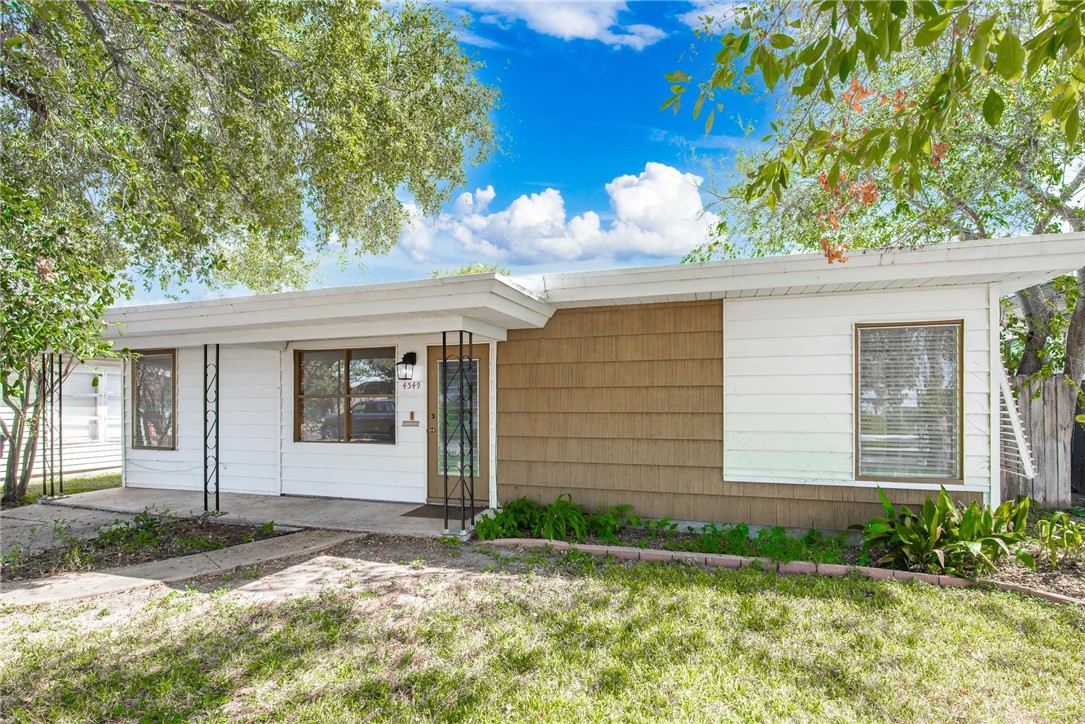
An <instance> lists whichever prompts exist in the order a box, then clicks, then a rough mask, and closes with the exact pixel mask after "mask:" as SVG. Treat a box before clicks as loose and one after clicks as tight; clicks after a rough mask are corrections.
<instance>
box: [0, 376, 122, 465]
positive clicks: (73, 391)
mask: <svg viewBox="0 0 1085 724" xmlns="http://www.w3.org/2000/svg"><path fill="white" fill-rule="evenodd" d="M95 377H97V378H98V386H97V387H95V386H94V385H93V384H92V382H91V381H92V380H93V379H94V378H95ZM12 417H13V415H12V412H11V410H10V409H9V408H8V406H7V405H3V404H0V418H2V419H3V420H4V422H5V423H8V424H10V423H11V419H12ZM58 442H59V430H58ZM7 451H8V447H7V444H5V445H4V455H3V457H0V476H3V475H4V473H5V471H6V469H7ZM42 454H43V453H42V450H41V448H39V452H38V458H37V462H36V463H35V465H34V474H33V477H35V478H38V477H40V476H41V473H42V462H41V461H42ZM58 465H59V460H58ZM120 469H121V363H120V361H119V360H101V361H97V362H95V361H91V362H88V363H86V364H83V365H80V366H79V367H76V368H75V369H74V370H72V374H71V375H70V376H69V377H68V379H66V380H65V381H64V476H65V477H66V478H68V477H72V476H76V475H82V474H85V473H107V472H115V471H119V470H120Z"/></svg>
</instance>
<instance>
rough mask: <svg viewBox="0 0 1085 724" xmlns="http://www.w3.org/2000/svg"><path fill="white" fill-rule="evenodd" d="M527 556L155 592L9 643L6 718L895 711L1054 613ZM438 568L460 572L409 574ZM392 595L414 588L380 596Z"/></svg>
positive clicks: (921, 711)
mask: <svg viewBox="0 0 1085 724" xmlns="http://www.w3.org/2000/svg"><path fill="white" fill-rule="evenodd" d="M534 560H541V561H542V562H541V563H540V567H538V568H536V567H529V568H528V569H527V570H526V571H525V570H521V571H518V573H523V574H525V575H496V576H495V575H487V574H482V573H480V572H479V570H478V567H477V566H474V565H466V561H464V559H462V558H456V557H454V556H448V557H447V560H442V561H440V564H441V565H442V566H445V567H446V569H447V570H446V572H444V573H435V572H433V571H426V570H415V569H413V568H411V567H408V566H397V565H394V564H390V563H386V562H366V563H367V566H366V567H365V568H364V569H363V573H364V574H365V577H364V578H363V579H362V580H361V581H360V583H361V584H362V586H363V587H362V588H360V589H358V590H357V591H354V590H347V589H343V588H339V589H335V590H333V591H330V592H328V593H327V594H325V595H321V596H319V597H317V598H315V599H313V598H309V599H290V600H288V601H286V602H282V603H278V604H247V603H245V604H242V603H238V602H237V601H234V600H232V599H227V598H226V597H224V596H215V595H211V596H209V597H205V596H199V595H196V594H183V593H176V594H171V595H170V596H168V597H167V598H166V599H164V600H162V601H159V602H156V603H154V604H152V605H151V606H149V607H148V608H147V609H146V610H145V611H144V612H143V613H142V614H140V615H139V616H138V617H135V620H133V621H132V622H131V625H130V626H129V625H126V626H124V627H123V628H118V629H115V630H102V631H97V632H92V633H90V634H87V635H77V634H76V633H75V632H71V635H63V633H62V632H61V633H59V634H58V635H57V636H55V637H50V636H43V637H35V638H33V639H24V640H23V641H21V642H20V645H19V646H16V647H15V650H14V651H13V652H11V653H10V654H9V656H10V658H8V660H7V661H6V662H5V663H7V664H8V666H6V667H3V668H0V705H2V708H3V710H5V711H6V712H8V716H10V717H11V718H12V719H15V720H20V719H29V720H41V719H74V720H82V719H91V720H100V719H140V720H155V721H179V720H185V719H190V718H205V717H226V718H232V719H241V720H265V719H338V720H342V719H390V720H402V719H411V718H422V719H427V720H444V721H458V720H463V719H482V720H495V719H502V718H508V719H526V718H535V719H537V718H538V717H537V716H536V715H537V714H540V713H545V714H546V718H548V719H569V718H581V719H583V718H602V719H606V718H615V719H629V718H633V719H636V718H683V717H682V713H683V710H680V709H678V708H676V707H679V706H682V702H683V701H687V700H688V701H691V702H692V704H690V706H693V707H694V710H695V711H700V712H701V713H702V715H703V716H705V718H716V717H715V716H713V715H712V712H715V714H717V715H720V716H722V717H723V718H726V716H725V714H730V715H731V718H765V717H783V718H799V719H804V718H811V717H815V716H819V715H825V714H827V713H828V714H831V715H832V716H837V717H843V718H856V717H858V718H875V719H901V718H904V719H911V718H922V717H923V716H924V715H928V714H932V713H934V714H936V713H937V710H930V709H929V708H928V706H927V704H926V701H927V700H935V699H937V698H938V697H939V696H942V693H941V689H940V688H939V687H942V686H948V687H952V686H954V685H955V684H954V683H953V682H952V679H953V678H954V675H955V674H956V675H957V676H956V680H957V681H958V682H962V681H963V682H968V681H969V680H970V679H969V677H968V676H967V675H968V674H971V673H975V672H976V671H977V669H976V668H975V667H978V666H982V663H976V662H975V661H973V660H972V659H970V658H968V657H963V659H962V658H961V657H960V656H959V654H960V650H959V645H958V644H957V643H956V642H955V641H954V640H953V637H955V636H956V637H959V636H960V635H961V634H960V629H963V628H966V627H967V628H969V629H971V628H973V627H974V628H977V629H982V628H983V627H984V626H985V623H986V622H989V621H993V622H994V623H995V625H996V626H999V627H1001V626H1003V625H1008V623H1007V622H1009V621H1012V620H1018V621H1019V620H1020V619H1027V620H1028V621H1029V623H1028V625H1027V626H1025V629H1024V630H1025V631H1026V632H1028V631H1031V632H1033V633H1026V634H1025V638H1024V639H1023V640H1022V641H1019V642H1018V643H1017V646H1018V647H1021V648H1027V647H1031V648H1030V649H1029V651H1030V653H1031V654H1033V655H1034V654H1036V653H1037V648H1038V647H1037V646H1036V645H1035V644H1036V642H1037V641H1041V640H1042V641H1044V642H1046V641H1048V640H1049V639H1050V638H1051V637H1052V636H1054V635H1055V634H1056V632H1057V628H1058V626H1059V621H1055V620H1052V617H1050V613H1051V611H1050V607H1045V606H1042V605H1039V604H1034V603H1026V602H1022V601H1017V600H1013V599H994V598H992V597H991V596H990V595H989V594H985V593H980V592H967V593H966V592H955V591H942V590H940V589H934V588H931V589H929V590H925V589H919V588H917V587H915V586H909V587H903V586H900V585H899V584H896V583H885V582H880V581H873V580H869V579H860V578H841V579H837V578H822V577H816V576H810V577H798V576H796V577H784V576H778V575H776V574H771V573H765V572H760V571H756V570H740V571H719V570H707V569H703V568H697V567H692V566H683V565H675V564H639V565H617V564H611V563H606V562H602V563H597V562H591V563H590V564H588V563H585V562H584V561H583V560H577V559H572V560H569V559H568V558H563V557H559V556H546V557H544V558H543V559H534ZM457 561H458V562H459V567H457ZM314 570H315V568H314ZM314 575H315V573H314ZM437 575H444V576H448V577H449V578H450V580H453V581H455V583H454V584H450V586H449V587H447V588H442V589H440V590H438V591H436V592H432V591H430V592H427V591H423V590H421V589H419V585H420V581H421V580H422V579H426V578H427V577H429V578H433V577H435V576H437ZM314 580H315V579H314ZM375 589H381V592H382V593H383V594H388V595H384V596H378V595H375V594H374V590H375ZM403 590H412V591H414V592H415V593H417V594H419V595H417V596H415V597H413V599H412V600H411V601H407V602H402V601H399V600H398V598H397V596H396V595H392V594H396V593H397V592H402V591H403ZM980 604H984V605H980ZM1066 616H1069V617H1070V620H1072V621H1077V625H1078V626H1079V627H1080V625H1081V621H1082V620H1083V619H1085V617H1083V616H1081V615H1080V612H1078V613H1077V614H1073V613H1071V614H1066ZM1059 618H1062V615H1061V614H1060V616H1059ZM943 619H944V623H940V622H941V621H943ZM1002 619H1005V621H1003V620H1002ZM1079 630H1080V628H1079ZM976 643H977V648H978V649H979V648H983V647H985V646H987V643H986V641H984V640H982V639H980V640H978V641H977V642H976ZM1045 645H1046V644H1045ZM1066 646H1067V647H1068V648H1067V649H1066V650H1065V651H1063V650H1059V651H1057V652H1055V654H1057V655H1052V657H1051V658H1050V660H1049V661H1047V662H1038V661H1036V657H1034V656H1028V657H1024V658H1023V659H1022V658H1019V659H1016V660H1010V659H1007V660H1005V661H1002V660H1000V662H999V665H998V667H997V668H996V669H995V670H994V671H987V670H979V671H980V673H981V674H982V675H983V676H988V677H993V678H994V679H995V680H998V681H1000V682H1001V681H1007V682H1009V683H1012V682H1013V681H1014V680H1015V679H1022V680H1023V679H1026V678H1029V677H1035V676H1036V675H1037V674H1038V673H1041V671H1040V669H1038V668H1036V667H1051V668H1053V669H1055V670H1061V675H1062V676H1063V677H1065V676H1067V675H1070V674H1073V673H1074V671H1075V670H1076V671H1078V672H1080V670H1081V664H1082V662H1081V661H1080V660H1078V661H1077V668H1076V669H1072V668H1071V667H1068V666H1067V661H1068V659H1067V657H1068V656H1073V655H1076V654H1074V653H1073V644H1072V643H1067V644H1066ZM998 650H1000V649H993V650H992V651H993V652H995V653H997V651H998ZM955 655H957V656H958V659H961V660H958V659H954V658H953V657H954V656H955ZM952 666H960V667H963V668H961V669H960V670H959V671H955V670H952V669H951V668H950V667H952ZM970 667H971V668H970ZM916 668H920V669H929V671H930V672H931V673H930V674H929V677H930V678H929V679H924V678H921V677H920V679H919V680H920V681H921V682H922V686H924V687H929V688H930V689H932V690H933V691H935V692H936V693H935V694H930V693H929V692H928V695H927V699H926V700H925V699H924V692H922V691H909V690H908V687H909V686H912V687H913V688H914V687H915V682H916V680H917V678H916V676H914V675H912V674H910V673H907V672H909V671H913V670H915V669H916ZM1044 671H1046V669H1045V670H1044ZM1048 673H1049V674H1050V672H1048ZM999 677H1001V678H999ZM947 679H948V680H949V681H946V680H947ZM966 685H969V684H967V683H966ZM977 691H978V686H977ZM998 693H999V695H1000V696H1003V697H1008V698H1009V699H1013V698H1014V697H1015V696H1016V694H1015V692H1014V691H1013V690H1012V687H1011V686H1009V685H1007V686H1006V687H1004V690H1001V691H999V692H998ZM1034 695H1035V692H1032V693H1030V696H1034ZM917 697H918V698H917ZM1028 701H1030V702H1032V703H1034V702H1033V701H1032V700H1028ZM1056 703H1057V702H1056ZM588 705H590V706H591V707H593V708H591V709H585V708H584V707H585V706H588ZM698 707H699V708H698ZM1067 711H1068V710H1067ZM1040 718H1043V717H1040Z"/></svg>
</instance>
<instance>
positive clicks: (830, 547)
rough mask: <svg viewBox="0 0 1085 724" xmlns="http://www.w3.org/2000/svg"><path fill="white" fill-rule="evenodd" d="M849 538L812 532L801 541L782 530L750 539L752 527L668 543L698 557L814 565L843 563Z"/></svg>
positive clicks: (708, 528) (707, 531)
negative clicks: (760, 559) (697, 554)
mask: <svg viewBox="0 0 1085 724" xmlns="http://www.w3.org/2000/svg"><path fill="white" fill-rule="evenodd" d="M844 539H845V536H844V535H839V536H832V537H828V536H825V535H824V534H823V533H821V532H820V531H816V530H811V531H809V532H808V533H807V534H806V535H804V536H803V537H801V538H796V537H794V536H791V535H788V533H787V531H786V530H785V529H784V528H783V527H781V526H774V527H772V528H762V529H761V530H759V531H757V535H756V536H755V537H752V538H751V537H750V526H748V525H746V524H745V523H740V524H738V525H723V526H717V525H711V524H710V525H705V526H702V527H701V530H700V534H699V535H696V536H694V537H692V538H683V539H679V540H674V541H670V542H668V543H667V544H666V545H665V546H664V547H665V548H668V549H670V550H686V551H694V552H696V553H710V554H725V555H732V556H758V557H763V558H771V559H773V560H776V561H783V562H785V563H786V562H789V561H798V560H801V561H813V562H815V563H843V562H844V555H843V549H844V545H845V542H844Z"/></svg>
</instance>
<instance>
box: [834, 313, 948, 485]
mask: <svg viewBox="0 0 1085 724" xmlns="http://www.w3.org/2000/svg"><path fill="white" fill-rule="evenodd" d="M947 325H953V326H955V327H957V473H958V477H957V478H956V479H950V478H908V477H888V476H873V475H861V474H860V473H859V463H860V461H859V330H861V329H869V328H876V327H939V326H947ZM853 334H854V349H853V355H854V357H855V370H854V376H855V381H854V388H853V397H854V401H853V405H852V414H853V415H854V416H855V421H854V423H855V424H854V436H855V440H854V445H853V454H854V455H855V480H856V481H863V482H881V483H934V484H941V483H946V484H950V485H963V484H964V482H965V479H964V478H965V475H964V430H965V424H964V320H963V319H939V320H930V321H918V322H867V323H857V324H855V329H854V332H853Z"/></svg>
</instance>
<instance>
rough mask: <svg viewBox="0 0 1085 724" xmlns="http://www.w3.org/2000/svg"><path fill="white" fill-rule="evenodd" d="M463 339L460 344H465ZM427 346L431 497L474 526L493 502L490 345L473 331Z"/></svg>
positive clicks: (465, 526) (452, 517) (449, 515)
mask: <svg viewBox="0 0 1085 724" xmlns="http://www.w3.org/2000/svg"><path fill="white" fill-rule="evenodd" d="M461 340H462V341H461ZM443 341H444V344H442V345H441V346H440V347H430V348H429V359H430V363H429V365H428V367H429V387H430V394H429V398H430V403H429V415H428V417H429V438H430V446H429V449H430V464H429V468H430V474H429V498H430V500H434V501H436V502H437V503H439V504H442V505H444V507H445V531H446V532H448V531H449V522H450V521H453V522H457V521H458V523H459V526H460V527H459V530H460V531H461V532H466V531H468V530H470V528H471V522H472V518H473V516H474V511H475V508H477V507H479V506H480V505H485V503H486V501H487V500H488V498H489V475H488V470H489V464H488V455H489V447H490V446H489V424H488V423H489V421H488V415H489V374H488V371H489V346H488V345H486V344H474V340H473V339H472V335H471V334H470V333H469V332H462V333H461V332H446V333H445V334H444V339H443Z"/></svg>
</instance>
